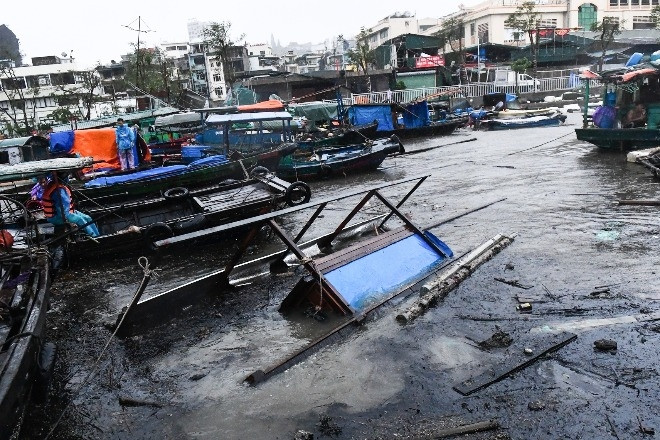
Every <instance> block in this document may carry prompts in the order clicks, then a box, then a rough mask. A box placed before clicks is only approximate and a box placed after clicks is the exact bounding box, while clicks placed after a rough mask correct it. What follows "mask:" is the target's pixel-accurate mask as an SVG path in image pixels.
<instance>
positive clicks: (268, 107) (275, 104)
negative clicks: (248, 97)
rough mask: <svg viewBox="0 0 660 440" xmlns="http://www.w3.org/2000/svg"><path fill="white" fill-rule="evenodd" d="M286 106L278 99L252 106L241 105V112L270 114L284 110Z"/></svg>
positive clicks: (239, 109) (239, 107)
mask: <svg viewBox="0 0 660 440" xmlns="http://www.w3.org/2000/svg"><path fill="white" fill-rule="evenodd" d="M283 109H284V104H282V103H281V102H280V101H278V100H277V99H269V100H268V101H261V102H257V103H256V104H250V105H239V106H238V111H239V112H270V111H273V110H283Z"/></svg>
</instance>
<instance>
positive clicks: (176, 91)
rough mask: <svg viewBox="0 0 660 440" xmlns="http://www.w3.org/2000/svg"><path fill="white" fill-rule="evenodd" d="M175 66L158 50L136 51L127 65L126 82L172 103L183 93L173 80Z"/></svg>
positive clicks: (142, 49) (143, 49)
mask: <svg viewBox="0 0 660 440" xmlns="http://www.w3.org/2000/svg"><path fill="white" fill-rule="evenodd" d="M173 71H174V65H173V63H172V61H171V60H169V59H167V58H166V57H165V55H164V54H163V53H162V52H161V51H160V50H159V49H157V48H142V47H141V48H140V49H139V50H138V49H137V47H136V48H135V49H134V51H133V53H132V54H131V55H130V56H129V57H128V62H127V63H126V74H125V80H126V81H127V82H128V84H129V86H131V85H134V86H135V87H136V88H137V89H139V90H138V91H140V92H145V93H148V94H150V95H154V96H157V97H158V98H161V99H165V100H166V101H167V102H168V103H170V104H171V103H172V100H173V99H174V97H177V98H178V97H179V96H180V93H181V88H180V85H179V83H178V82H177V81H175V80H173V78H172V74H173Z"/></svg>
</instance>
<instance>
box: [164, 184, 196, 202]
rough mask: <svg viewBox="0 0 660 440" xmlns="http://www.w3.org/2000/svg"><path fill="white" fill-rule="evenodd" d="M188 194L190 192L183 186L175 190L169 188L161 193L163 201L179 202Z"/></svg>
mask: <svg viewBox="0 0 660 440" xmlns="http://www.w3.org/2000/svg"><path fill="white" fill-rule="evenodd" d="M189 194H190V191H188V188H185V187H183V186H178V187H176V188H170V189H168V190H166V191H165V192H164V193H163V197H165V199H167V200H181V199H185V198H186V197H188V195H189Z"/></svg>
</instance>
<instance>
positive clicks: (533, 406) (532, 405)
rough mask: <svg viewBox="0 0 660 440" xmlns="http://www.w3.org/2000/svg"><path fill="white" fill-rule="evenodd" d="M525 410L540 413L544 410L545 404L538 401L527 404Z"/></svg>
mask: <svg viewBox="0 0 660 440" xmlns="http://www.w3.org/2000/svg"><path fill="white" fill-rule="evenodd" d="M527 409H529V410H530V411H541V410H542V409H545V402H542V401H540V400H535V401H533V402H529V403H528V404H527Z"/></svg>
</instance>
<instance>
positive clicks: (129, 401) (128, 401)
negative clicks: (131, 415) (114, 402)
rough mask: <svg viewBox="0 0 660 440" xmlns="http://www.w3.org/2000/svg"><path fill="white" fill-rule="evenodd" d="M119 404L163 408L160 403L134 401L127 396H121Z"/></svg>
mask: <svg viewBox="0 0 660 440" xmlns="http://www.w3.org/2000/svg"><path fill="white" fill-rule="evenodd" d="M119 404H120V405H121V406H153V407H155V408H162V407H163V405H161V404H160V403H158V402H153V401H150V400H140V399H134V398H132V397H127V396H119Z"/></svg>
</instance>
